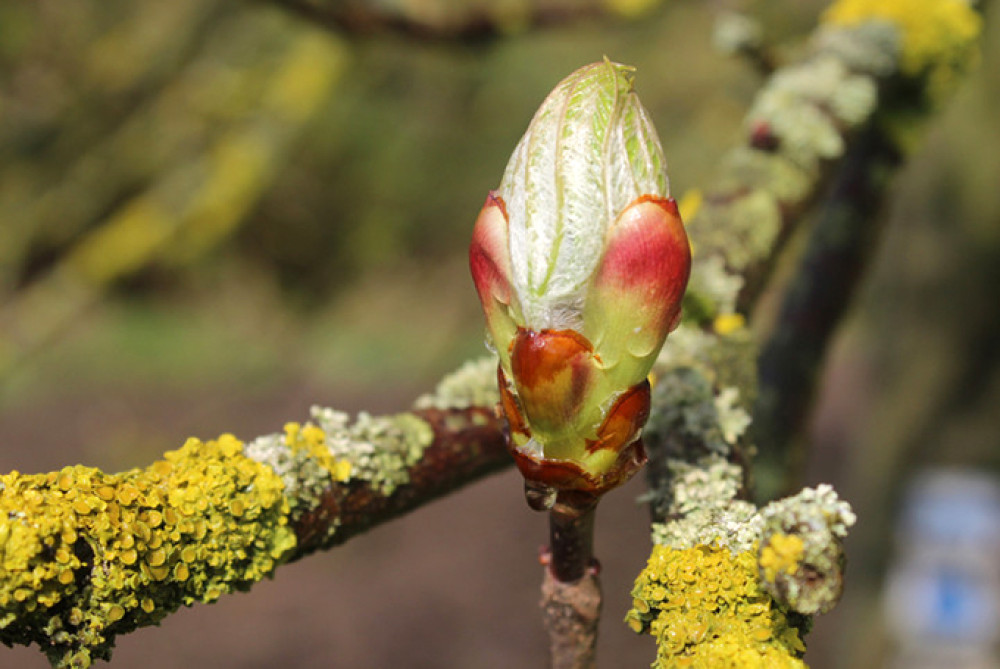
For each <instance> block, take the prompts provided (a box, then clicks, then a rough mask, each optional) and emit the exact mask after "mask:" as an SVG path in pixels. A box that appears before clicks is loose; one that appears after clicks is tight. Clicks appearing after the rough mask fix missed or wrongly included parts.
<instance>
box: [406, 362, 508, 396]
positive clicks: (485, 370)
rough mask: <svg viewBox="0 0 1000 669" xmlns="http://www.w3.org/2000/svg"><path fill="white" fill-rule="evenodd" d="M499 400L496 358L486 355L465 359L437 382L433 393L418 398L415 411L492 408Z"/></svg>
mask: <svg viewBox="0 0 1000 669" xmlns="http://www.w3.org/2000/svg"><path fill="white" fill-rule="evenodd" d="M499 401H500V392H499V391H498V390H497V358H496V356H492V355H488V356H483V357H481V358H477V359H475V360H469V361H468V362H466V363H465V364H463V365H462V366H461V367H459V368H458V369H457V370H455V371H454V372H452V373H451V374H449V375H448V376H446V377H444V378H443V379H441V382H440V383H438V385H437V387H436V388H435V389H434V392H433V393H429V394H426V395H421V396H420V397H419V398H417V401H416V402H415V403H414V407H415V408H417V409H467V408H469V407H493V406H495V405H496V404H497V402H499Z"/></svg>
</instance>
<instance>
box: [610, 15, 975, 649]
mask: <svg viewBox="0 0 1000 669" xmlns="http://www.w3.org/2000/svg"><path fill="white" fill-rule="evenodd" d="M904 5H922V6H921V7H914V6H908V7H906V8H903V9H902V10H901V9H900V6H904ZM886 7H889V8H890V9H889V10H886ZM977 25H978V24H977V17H976V15H975V14H974V12H973V11H972V10H971V9H970V8H969V7H968V5H967V4H965V3H959V2H956V3H952V2H942V3H936V4H935V5H934V6H933V7H931V6H929V5H927V3H922V2H919V1H915V2H912V3H906V2H897V3H892V2H885V3H872V2H868V1H867V0H843V1H842V2H838V3H836V4H835V5H834V7H833V8H831V10H830V11H829V13H828V15H827V24H826V25H824V26H823V27H822V28H821V29H820V31H819V32H818V33H817V35H816V36H815V38H814V40H813V48H812V50H811V52H810V53H809V55H808V56H807V57H806V59H805V60H804V61H803V62H801V63H797V64H795V65H791V66H787V67H785V68H782V69H780V70H778V71H776V72H775V74H774V75H773V77H772V78H771V80H770V81H769V82H768V83H767V85H766V86H765V87H764V89H763V90H762V91H761V93H760V94H759V96H758V98H757V100H756V102H755V104H754V106H753V108H752V109H751V111H750V113H749V115H748V120H747V127H748V132H749V145H748V146H747V147H744V148H741V149H737V150H736V151H735V152H734V153H733V154H731V156H730V158H729V160H728V161H727V164H726V165H725V167H724V168H723V172H722V174H723V177H722V178H721V179H720V182H721V183H722V184H724V185H723V186H721V187H720V188H718V189H716V190H713V191H712V192H710V193H708V194H707V195H705V196H704V201H705V204H704V205H702V209H700V210H699V213H698V215H696V216H695V218H694V221H693V223H692V226H691V236H692V238H693V241H694V246H695V269H694V273H693V277H694V278H693V281H692V283H693V287H692V290H691V292H690V300H689V301H690V306H691V309H690V312H691V315H692V316H693V319H692V320H693V321H694V323H689V324H688V325H686V326H683V327H682V329H681V330H680V332H678V333H675V335H674V336H673V337H672V344H673V345H672V346H668V347H667V348H666V349H665V350H664V353H663V354H662V355H661V357H660V359H659V360H658V363H657V365H656V367H654V372H655V373H656V375H657V378H658V383H657V386H656V389H655V390H654V398H653V407H654V410H653V413H652V415H651V417H650V421H649V426H648V428H647V431H646V433H645V439H646V442H647V446H648V448H649V451H650V460H651V465H652V466H651V467H650V469H649V476H650V482H651V488H652V489H651V492H650V496H649V497H650V501H651V503H652V509H653V517H654V524H653V539H654V544H655V547H654V550H653V554H652V556H651V557H650V560H649V564H648V565H647V568H646V569H645V570H644V571H643V572H642V574H640V576H639V578H638V580H637V581H636V585H635V589H634V591H633V596H634V598H635V599H634V607H633V609H632V610H631V611H630V612H629V613H628V615H627V617H626V621H627V622H628V624H629V625H630V626H631V627H632V628H633V629H634V630H635V631H637V632H649V633H650V634H652V635H653V636H655V637H656V639H657V642H658V654H657V661H656V662H655V663H654V667H659V668H666V667H673V666H677V665H678V664H679V663H681V662H683V663H684V664H685V666H705V667H718V666H732V667H801V666H804V665H803V663H802V661H801V656H802V652H803V651H804V645H803V643H802V637H803V635H804V634H805V633H806V632H807V631H808V629H809V626H810V624H811V616H812V615H813V614H816V613H822V612H825V611H826V610H828V609H829V608H831V607H832V606H833V605H834V604H835V603H836V602H837V600H838V599H839V596H840V593H841V590H842V587H843V568H844V556H843V552H842V547H841V540H842V539H843V537H844V536H845V534H846V532H847V528H848V527H850V525H852V524H853V522H854V515H853V513H852V512H851V510H850V507H849V506H848V505H847V504H846V503H844V502H842V501H840V500H839V499H838V498H837V496H836V493H834V491H833V490H832V488H830V487H829V486H823V485H821V486H818V487H817V488H815V489H805V490H803V491H801V492H800V493H798V494H797V495H793V496H792V497H789V498H787V499H784V500H780V501H777V502H772V503H771V504H768V505H767V506H765V507H763V508H761V509H758V508H757V507H756V506H755V505H753V504H752V503H750V502H749V501H746V497H747V496H748V491H749V487H750V483H751V481H750V478H751V472H750V470H749V468H748V460H747V453H748V452H752V447H751V446H750V445H749V443H748V442H749V440H748V430H747V428H748V426H749V424H750V415H751V414H750V409H751V408H752V407H753V404H754V401H755V396H756V395H757V393H758V387H757V383H756V379H757V375H756V352H755V351H756V347H755V346H754V345H753V343H752V340H751V338H750V335H749V333H748V332H747V331H746V329H745V328H744V322H745V320H744V315H746V314H750V313H751V312H752V309H753V306H754V304H755V301H756V298H757V296H758V295H759V294H760V290H761V287H762V286H763V285H764V281H765V279H766V277H767V274H768V270H769V265H770V264H772V263H773V262H774V259H775V257H776V256H777V253H778V251H779V249H780V247H781V245H782V242H783V240H784V239H785V238H786V237H787V236H788V234H789V232H790V228H791V225H792V224H794V223H795V222H797V221H798V220H799V219H800V218H801V214H802V213H803V212H804V211H805V208H806V207H807V206H808V205H809V204H810V203H811V202H812V201H813V200H815V199H817V196H818V195H819V194H820V193H821V192H822V191H823V190H824V189H825V187H826V183H827V182H828V181H829V178H830V176H831V175H836V174H837V173H841V174H842V175H843V176H842V177H840V180H841V184H847V185H848V186H850V185H852V184H854V185H856V183H857V182H856V181H855V180H856V179H858V178H860V179H861V180H862V184H863V186H864V188H863V189H861V190H860V191H857V192H855V190H853V189H852V190H851V192H849V193H842V194H841V195H840V198H839V199H843V200H845V201H853V198H855V197H857V198H859V200H858V202H857V204H854V205H852V206H851V207H847V208H845V207H844V206H843V204H842V203H841V206H840V207H836V206H835V207H834V208H833V209H831V213H830V214H829V218H831V219H833V221H834V223H837V222H839V223H840V226H838V228H846V230H845V231H844V232H845V234H846V235H847V236H848V237H849V238H850V239H848V240H847V242H846V245H845V246H844V249H845V250H846V252H847V254H848V255H847V256H846V257H848V258H851V259H853V257H854V256H853V255H852V254H855V253H858V252H859V250H858V249H857V248H856V245H857V244H860V243H862V241H863V240H870V237H868V236H867V235H865V236H861V233H859V232H856V231H855V233H853V234H852V232H851V231H852V230H854V226H855V225H863V224H864V223H865V222H867V221H858V222H855V221H851V222H850V223H851V225H846V224H845V221H844V220H843V214H844V211H845V210H846V211H850V212H852V213H853V214H857V215H861V214H866V215H870V214H872V213H873V209H874V206H873V204H872V203H873V201H877V199H878V196H879V193H880V190H881V189H883V188H884V187H885V185H886V182H887V175H886V174H885V173H883V171H884V170H885V169H886V168H887V167H888V166H890V165H892V163H893V160H894V158H895V155H896V149H895V147H894V146H893V143H892V142H890V143H886V142H887V141H888V140H889V139H892V140H894V141H895V142H898V141H900V137H901V135H900V134H899V125H900V122H899V119H900V116H898V115H905V117H906V118H908V119H913V118H915V117H916V116H918V115H919V114H920V113H925V112H926V110H927V109H928V108H929V103H931V102H932V101H933V100H934V99H935V97H936V96H939V95H940V94H941V91H942V90H943V88H944V86H943V85H942V84H941V82H942V81H945V80H947V79H948V78H949V77H952V76H953V75H954V74H955V73H956V72H958V71H960V70H961V68H962V67H964V66H965V65H967V63H968V62H969V59H970V57H969V53H970V51H971V50H973V49H974V42H973V40H974V37H975V33H976V26H977ZM970 26H972V29H971V31H970V30H968V28H969V27H970ZM928 34H930V35H932V36H934V37H936V38H939V39H938V40H928V39H927V36H928ZM921 49H924V50H923V51H922V50H921ZM926 50H930V55H929V56H928V54H927V53H926ZM859 128H868V129H869V130H868V132H867V133H859V132H858V129H859ZM874 131H877V132H878V134H877V137H878V139H879V143H875V144H873V145H871V146H861V144H860V143H861V142H870V141H871V139H872V137H871V132H874ZM852 147H854V148H853V151H851V153H852V154H853V159H852V160H843V156H845V155H846V154H847V153H848V150H849V149H851V148H852ZM859 174H860V175H861V176H860V177H859V176H858V175H859ZM852 179H854V180H852ZM837 202H838V200H835V202H834V204H836V203H837ZM826 223H827V226H820V228H819V229H818V232H817V234H816V240H815V244H816V245H824V246H825V248H824V249H821V250H820V251H816V250H815V247H814V249H813V250H812V251H810V257H811V258H815V256H816V254H820V256H822V254H823V253H834V254H836V253H837V252H838V246H837V244H832V243H831V241H830V237H836V236H835V235H833V234H832V232H831V229H830V227H829V226H833V225H834V223H830V221H829V220H827V221H826ZM727 235H728V237H727ZM852 237H853V238H852ZM860 264H861V262H860V260H858V262H856V263H855V265H854V267H850V268H848V269H850V270H851V271H858V265H860ZM809 267H810V265H808V264H807V265H806V268H807V270H806V272H805V275H806V277H807V278H811V276H810V271H809ZM828 279H829V277H823V280H828ZM795 281H796V278H794V277H793V278H792V279H791V282H790V283H791V285H795ZM806 290H807V291H809V290H810V289H808V288H807V289H806ZM844 291H846V292H844ZM834 292H835V293H837V299H836V300H834V302H833V303H832V304H828V305H827V306H830V307H831V308H832V309H834V311H835V313H834V314H833V316H834V317H839V316H840V315H841V314H842V313H843V305H842V304H840V303H839V302H838V301H837V300H844V299H845V298H846V295H847V294H849V286H847V287H838V288H837V289H835V290H834ZM821 308H822V307H821ZM709 324H710V327H709ZM832 326H833V325H832V323H831V324H830V325H828V326H825V327H824V329H825V331H826V332H825V334H826V335H828V334H829V328H832ZM793 327H794V326H793ZM825 342H826V337H825V336H824V337H823V338H822V341H818V342H814V343H813V344H811V347H812V348H813V349H814V350H813V353H812V357H811V360H810V362H811V364H813V365H816V364H817V363H818V361H819V358H820V354H821V353H822V348H823V346H824V345H825ZM786 343H787V342H786ZM796 374H801V370H797V371H796ZM814 378H815V377H814V376H810V377H809V380H812V379H814ZM807 385H809V384H808V383H803V384H800V386H799V390H800V391H801V392H803V393H808V392H809V390H808V388H806V387H805V386H807Z"/></svg>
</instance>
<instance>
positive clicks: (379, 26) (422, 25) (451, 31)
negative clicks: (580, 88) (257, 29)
mask: <svg viewBox="0 0 1000 669" xmlns="http://www.w3.org/2000/svg"><path fill="white" fill-rule="evenodd" d="M271 2H273V3H275V4H277V5H280V6H281V7H284V8H285V9H288V10H290V11H292V12H295V13H296V14H298V15H300V16H302V17H303V18H305V19H307V20H309V21H312V22H314V23H316V24H318V25H322V26H324V27H327V28H330V29H332V30H335V31H337V32H339V33H342V34H345V35H348V36H352V37H370V36H374V35H382V34H394V35H400V36H403V37H406V38H408V39H414V40H420V41H448V42H470V43H471V42H481V41H484V40H491V39H495V38H499V37H502V36H504V35H505V34H507V33H509V32H510V26H517V27H518V28H519V29H522V28H532V29H535V28H547V27H551V26H558V25H563V24H566V23H571V22H573V21H579V20H582V19H586V18H592V17H599V16H606V15H607V14H608V10H607V8H606V7H605V6H604V5H603V4H602V3H599V2H580V3H532V4H530V5H529V6H527V7H525V8H524V10H523V11H522V13H521V14H518V15H517V16H515V17H512V16H509V15H500V13H499V12H496V13H494V12H491V11H490V6H489V5H488V4H485V3H483V4H481V5H479V6H478V7H472V8H465V9H464V10H463V11H459V12H456V13H451V14H449V16H448V18H447V19H446V20H440V21H435V20H433V19H429V18H427V17H423V16H419V15H416V14H412V13H410V14H408V13H406V12H405V11H403V10H402V9H400V10H399V11H392V10H389V9H386V8H385V7H383V6H378V5H377V4H376V3H371V2H364V1H363V0H347V1H342V0H271Z"/></svg>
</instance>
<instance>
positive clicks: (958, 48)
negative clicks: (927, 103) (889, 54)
mask: <svg viewBox="0 0 1000 669" xmlns="http://www.w3.org/2000/svg"><path fill="white" fill-rule="evenodd" d="M823 21H824V22H825V23H827V24H829V25H836V26H857V25H862V24H865V23H871V22H882V23H885V24H888V25H891V26H892V27H894V28H896V29H897V30H898V31H899V33H900V42H901V47H902V48H901V54H900V69H901V70H902V72H903V73H904V74H905V75H907V76H909V77H926V78H927V89H928V94H929V97H930V98H931V99H940V97H941V96H942V95H943V94H944V93H946V92H947V91H948V90H950V89H951V88H952V87H953V86H954V83H955V81H956V80H957V79H958V78H959V77H960V75H962V74H963V73H964V72H966V71H968V70H969V69H970V68H971V67H972V66H973V65H974V64H975V63H976V62H978V58H979V52H978V49H977V43H976V40H977V38H978V37H979V33H980V31H981V30H982V18H981V17H980V16H979V14H978V13H977V12H976V10H975V9H974V8H973V7H972V3H970V2H969V1H968V0H837V2H834V3H833V4H832V5H830V7H829V8H828V9H827V10H826V12H825V13H824V15H823Z"/></svg>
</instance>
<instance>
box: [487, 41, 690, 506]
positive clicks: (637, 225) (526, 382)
mask: <svg viewBox="0 0 1000 669" xmlns="http://www.w3.org/2000/svg"><path fill="white" fill-rule="evenodd" d="M632 75H633V69H632V68H630V67H628V66H625V65H620V64H617V63H612V62H610V61H608V60H605V61H603V62H600V63H594V64H591V65H587V66H585V67H583V68H580V69H579V70H577V71H576V72H574V73H573V74H571V75H570V76H569V77H567V78H566V79H564V80H563V81H562V82H560V83H559V85H558V86H556V88H555V89H554V90H553V91H552V93H550V94H549V96H548V97H547V98H546V99H545V101H544V102H543V103H542V106H541V107H540V108H539V110H538V112H536V114H535V116H534V118H533V119H532V121H531V124H530V125H529V127H528V130H527V132H526V133H525V134H524V136H523V137H522V138H521V141H520V142H519V143H518V145H517V148H516V149H515V150H514V154H513V155H512V156H511V159H510V162H509V163H508V165H507V169H506V170H505V172H504V176H503V180H502V182H501V184H500V188H499V189H498V190H497V191H494V192H492V193H490V195H489V197H487V200H486V204H485V205H484V207H483V210H482V211H481V212H480V215H479V219H478V220H477V221H476V227H475V231H474V232H473V239H472V245H471V247H470V250H469V260H470V266H471V269H472V275H473V279H474V281H475V284H476V289H477V291H478V293H479V298H480V301H481V302H482V305H483V311H484V313H485V315H486V322H487V329H488V331H489V337H490V339H491V340H492V342H493V345H494V347H495V348H496V351H497V354H498V356H499V358H500V365H499V369H498V372H497V375H498V382H499V385H500V392H501V397H502V402H501V406H502V409H503V412H504V414H505V416H506V418H507V421H508V424H509V426H510V434H511V438H510V444H509V445H510V449H511V452H512V453H513V455H514V457H515V460H516V461H517V464H518V466H519V468H520V469H521V471H522V473H523V474H524V475H525V477H526V479H527V480H528V481H529V482H532V483H534V484H540V485H546V486H550V487H552V488H555V489H557V490H578V491H583V492H588V493H593V494H595V495H596V494H600V493H602V492H604V491H605V490H607V489H610V488H612V487H614V486H616V485H618V484H619V483H621V482H623V481H624V480H626V479H627V478H629V477H630V476H631V475H632V474H633V473H634V472H635V471H636V470H637V469H638V468H639V467H640V466H641V465H642V463H643V462H644V461H645V454H644V452H643V449H642V443H641V441H640V439H639V434H640V432H641V429H642V426H643V425H644V424H645V421H646V417H647V416H648V413H649V383H648V381H647V380H646V376H647V374H648V373H649V370H650V367H651V366H652V364H653V360H654V359H655V358H656V355H657V353H658V352H659V350H660V347H661V346H662V345H663V341H664V339H665V338H666V336H667V333H668V332H669V331H670V330H671V329H673V327H674V326H676V324H677V321H678V319H679V318H680V305H681V298H682V296H683V293H684V289H685V287H686V285H687V279H688V273H689V269H690V260H691V256H690V247H689V246H688V241H687V236H686V235H685V232H684V226H683V224H682V223H681V220H680V217H679V215H678V213H677V206H676V203H675V202H674V201H673V199H671V198H670V196H669V187H668V182H667V175H666V169H665V160H664V158H663V152H662V149H661V148H660V143H659V139H658V138H657V135H656V131H655V129H654V128H653V125H652V123H651V122H650V120H649V116H648V114H647V112H646V110H645V109H644V108H643V107H642V105H641V103H640V102H639V99H638V96H637V95H636V94H635V91H634V90H633V88H632Z"/></svg>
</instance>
